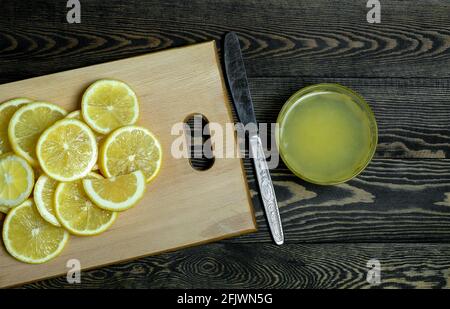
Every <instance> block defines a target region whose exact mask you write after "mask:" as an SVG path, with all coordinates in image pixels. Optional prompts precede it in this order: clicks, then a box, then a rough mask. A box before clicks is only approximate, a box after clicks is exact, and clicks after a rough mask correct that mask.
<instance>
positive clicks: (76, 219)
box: [55, 173, 117, 236]
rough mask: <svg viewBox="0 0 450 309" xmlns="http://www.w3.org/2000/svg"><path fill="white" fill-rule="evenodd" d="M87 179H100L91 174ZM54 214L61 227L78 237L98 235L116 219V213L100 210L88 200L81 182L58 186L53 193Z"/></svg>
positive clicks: (98, 176) (63, 183) (65, 183)
mask: <svg viewBox="0 0 450 309" xmlns="http://www.w3.org/2000/svg"><path fill="white" fill-rule="evenodd" d="M88 177H89V178H93V177H94V178H101V176H100V175H96V174H93V173H91V174H89V176H88ZM55 213H56V217H57V218H58V221H59V222H60V223H61V224H62V226H63V227H65V228H66V229H67V230H68V231H69V232H70V233H72V234H75V235H79V236H91V235H97V234H100V233H102V232H104V231H106V230H107V229H108V228H109V227H110V226H111V225H112V224H113V223H114V221H115V220H116V218H117V212H112V211H108V210H104V209H101V208H99V207H97V206H95V205H94V204H93V203H92V202H91V201H90V200H89V198H88V197H87V195H86V193H85V192H84V189H83V184H82V182H81V180H77V181H74V182H62V183H60V184H58V186H57V187H56V192H55Z"/></svg>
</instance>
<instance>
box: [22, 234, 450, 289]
mask: <svg viewBox="0 0 450 309" xmlns="http://www.w3.org/2000/svg"><path fill="white" fill-rule="evenodd" d="M449 255H450V245H449V244H307V245H305V244H287V245H284V246H281V247H276V246H275V245H271V244H228V243H216V244H210V245H206V246H201V247H196V248H190V249H186V250H182V251H177V252H173V253H167V254H162V255H159V256H156V257H148V258H145V259H140V260H137V261H133V262H130V263H126V264H120V265H115V266H109V267H106V268H102V269H99V270H93V271H87V272H83V273H82V276H81V280H82V282H81V284H79V285H69V284H68V283H67V281H66V278H65V277H61V278H57V279H51V280H46V281H42V282H37V283H34V284H31V285H27V286H25V288H43V287H47V288H61V287H65V288H69V287H70V288H96V287H100V286H101V287H102V288H217V289H224V288H314V289H319V288H320V289H332V288H450V271H449V269H450V259H449V258H448V257H449ZM374 258H375V259H378V260H379V261H380V263H381V284H380V285H370V284H369V283H368V282H367V281H366V278H367V272H368V270H369V269H370V268H369V267H367V262H368V261H369V260H370V259H374Z"/></svg>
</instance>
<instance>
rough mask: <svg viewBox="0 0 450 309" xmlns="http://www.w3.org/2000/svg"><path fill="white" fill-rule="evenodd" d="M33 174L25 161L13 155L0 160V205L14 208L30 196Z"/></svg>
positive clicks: (4, 156)
mask: <svg viewBox="0 0 450 309" xmlns="http://www.w3.org/2000/svg"><path fill="white" fill-rule="evenodd" d="M33 185H34V173H33V169H32V168H31V166H30V165H29V164H28V162H27V161H25V160H24V159H22V158H21V157H19V156H16V155H13V154H7V155H3V156H2V157H1V158H0V205H2V206H7V207H14V206H17V205H20V204H22V203H23V202H24V201H25V200H26V199H27V198H28V197H29V196H30V194H31V191H32V190H33Z"/></svg>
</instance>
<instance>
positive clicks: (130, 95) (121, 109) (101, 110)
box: [81, 79, 139, 134]
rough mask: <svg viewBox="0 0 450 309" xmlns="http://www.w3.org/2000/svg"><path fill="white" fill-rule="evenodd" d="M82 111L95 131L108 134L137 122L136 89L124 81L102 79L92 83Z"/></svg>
mask: <svg viewBox="0 0 450 309" xmlns="http://www.w3.org/2000/svg"><path fill="white" fill-rule="evenodd" d="M81 112H82V115H83V119H84V120H85V121H86V123H87V124H88V125H89V126H90V127H91V128H92V129H93V130H94V131H96V132H98V133H102V134H107V133H109V132H111V131H112V130H114V129H117V128H119V127H123V126H126V125H130V124H134V123H136V121H137V120H138V117H139V103H138V99H137V97H136V94H135V93H134V91H133V90H132V89H131V88H130V86H128V85H127V84H125V83H124V82H121V81H117V80H110V79H102V80H98V81H96V82H95V83H93V84H92V85H90V86H89V87H88V89H87V90H86V92H85V93H84V94H83V98H82V100H81Z"/></svg>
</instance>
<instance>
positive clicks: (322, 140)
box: [276, 84, 377, 185]
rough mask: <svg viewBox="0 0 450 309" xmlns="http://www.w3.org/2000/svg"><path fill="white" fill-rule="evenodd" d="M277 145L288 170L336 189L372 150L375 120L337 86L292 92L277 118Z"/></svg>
mask: <svg viewBox="0 0 450 309" xmlns="http://www.w3.org/2000/svg"><path fill="white" fill-rule="evenodd" d="M277 123H278V130H277V135H276V137H277V143H278V147H279V151H280V155H281V157H282V159H283V161H284V162H285V164H286V165H287V167H288V168H289V169H290V170H291V171H292V172H293V173H294V174H296V175H297V176H298V177H300V178H302V179H304V180H306V181H309V182H312V183H316V184H322V185H330V184H338V183H342V182H345V181H347V180H350V179H352V178H353V177H355V176H356V175H358V174H359V173H360V172H361V171H362V170H363V169H364V168H365V167H366V166H367V164H368V163H369V162H370V160H371V159H372V157H373V155H374V153H375V149H376V145H377V125H376V121H375V117H374V115H373V113H372V111H371V109H370V107H369V106H368V104H367V103H366V102H365V101H364V99H363V98H362V97H361V96H359V95H358V94H356V93H355V92H353V91H352V90H350V89H348V88H346V87H343V86H340V85H336V84H319V85H314V86H309V87H306V88H304V89H301V90H299V91H298V92H296V93H295V94H294V95H293V96H292V97H291V98H289V99H288V101H287V102H286V103H285V105H284V106H283V108H282V110H281V112H280V114H279V116H278V119H277Z"/></svg>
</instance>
